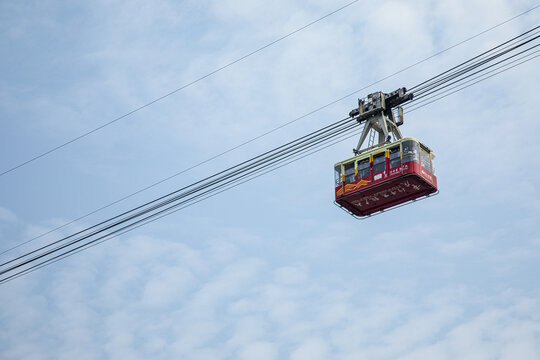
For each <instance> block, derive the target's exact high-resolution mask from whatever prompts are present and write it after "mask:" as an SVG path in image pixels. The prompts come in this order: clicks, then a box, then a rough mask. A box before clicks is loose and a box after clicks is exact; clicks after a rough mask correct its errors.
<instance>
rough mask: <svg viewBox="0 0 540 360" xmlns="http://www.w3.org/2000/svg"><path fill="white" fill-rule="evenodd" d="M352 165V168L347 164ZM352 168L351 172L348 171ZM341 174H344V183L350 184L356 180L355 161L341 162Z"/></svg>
mask: <svg viewBox="0 0 540 360" xmlns="http://www.w3.org/2000/svg"><path fill="white" fill-rule="evenodd" d="M350 165H352V168H348V166H350ZM351 170H352V172H350V171H351ZM343 175H344V176H345V185H347V184H351V183H353V182H355V181H356V162H355V161H351V162H350V163H347V164H343Z"/></svg>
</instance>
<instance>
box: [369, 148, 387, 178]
mask: <svg viewBox="0 0 540 360" xmlns="http://www.w3.org/2000/svg"><path fill="white" fill-rule="evenodd" d="M379 158H382V159H383V161H381V162H377V163H375V159H379ZM371 162H372V164H373V167H372V170H373V174H377V173H380V172H383V171H385V170H386V150H385V151H382V152H379V153H377V154H373V156H372V160H371ZM380 165H384V168H382V170H379V171H375V167H376V166H380Z"/></svg>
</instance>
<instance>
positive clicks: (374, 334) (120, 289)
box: [0, 0, 540, 360]
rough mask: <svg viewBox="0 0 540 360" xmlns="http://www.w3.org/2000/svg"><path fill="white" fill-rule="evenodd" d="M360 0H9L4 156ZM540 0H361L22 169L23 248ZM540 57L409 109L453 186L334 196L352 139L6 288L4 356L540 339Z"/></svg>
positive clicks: (484, 44)
mask: <svg viewBox="0 0 540 360" xmlns="http://www.w3.org/2000/svg"><path fill="white" fill-rule="evenodd" d="M346 3H347V2H345V1H343V2H335V1H328V0H314V1H311V2H309V4H306V2H302V1H283V0H276V1H272V2H269V1H262V0H253V1H250V2H245V1H238V0H224V1H219V2H218V1H215V2H212V1H205V0H202V1H192V0H186V1H166V0H158V1H152V2H145V1H121V0H112V1H92V2H77V1H67V2H66V1H62V2H60V1H26V2H8V1H3V2H0V27H1V31H0V44H1V47H2V53H3V56H2V57H1V58H0V65H1V68H2V69H3V71H2V72H1V74H0V84H1V85H0V124H1V130H2V131H0V154H1V156H0V170H5V169H8V168H11V167H13V166H15V165H17V164H19V163H21V162H23V161H25V160H27V159H29V158H31V157H33V156H35V155H38V154H40V153H43V152H44V151H47V150H49V149H51V148H53V147H55V146H58V145H59V144H62V143H64V142H65V141H67V140H70V139H72V138H74V137H76V136H78V135H80V134H82V133H84V132H86V131H89V130H91V129H93V128H96V127H97V126H100V125H101V124H103V123H106V122H108V121H110V120H112V119H114V118H116V117H118V116H120V115H122V114H125V113H127V112H129V111H131V110H133V109H135V108H137V107H139V106H141V105H143V104H146V103H148V102H149V101H151V100H153V99H156V98H158V97H160V96H162V95H164V94H167V93H168V92H170V91H172V90H174V89H177V88H179V87H180V86H182V85H184V84H186V83H189V82H191V81H193V80H195V79H197V78H199V77H201V76H204V75H206V74H208V73H210V72H211V71H213V70H215V69H217V68H219V67H221V66H223V65H225V64H228V63H230V62H231V61H233V60H235V59H238V58H240V57H242V56H243V55H245V54H248V53H250V52H252V51H253V50H255V49H258V48H260V47H262V46H264V45H266V44H268V43H270V42H272V41H274V40H275V39H278V38H280V37H282V36H283V35H286V34H288V33H290V32H291V31H294V30H296V29H298V28H300V27H301V26H304V25H306V24H308V23H310V22H312V21H314V20H316V19H318V18H320V17H322V16H324V15H326V14H328V13H330V12H331V11H333V10H335V9H337V8H339V7H340V6H343V5H345V4H346ZM536 5H538V4H536V3H534V2H532V1H525V0H518V1H509V0H494V1H487V0H468V1H464V0H456V1H452V2H441V1H435V0H433V1H431V0H419V1H408V2H404V1H385V0H383V1H380V2H377V3H373V2H369V3H368V2H362V1H360V2H358V3H355V4H353V5H351V6H349V7H348V8H346V9H344V10H342V11H340V12H338V13H336V14H334V15H332V16H330V17H328V18H326V19H324V20H322V21H320V22H318V23H316V24H314V25H312V26H310V27H308V28H306V29H304V30H302V31H301V32H298V33H296V34H294V35H293V36H290V37H288V38H286V39H284V40H283V41H280V42H278V43H276V44H274V45H272V46H270V47H268V48H266V49H264V50H262V51H260V52H258V53H256V54H254V55H252V56H250V57H248V58H246V59H244V60H242V61H240V62H238V63H236V64H234V65H232V66H230V67H228V68H226V69H224V70H222V71H220V72H218V73H216V74H214V75H212V76H210V77H208V78H206V79H204V80H203V81H200V82H198V83H196V84H194V85H193V86H190V87H188V88H186V89H184V90H182V91H179V92H177V93H175V94H173V95H171V96H169V97H167V98H166V99H164V100H162V101H159V102H157V103H155V104H153V105H152V106H149V107H147V108H145V109H143V110H141V111H139V112H137V113H135V114H133V115H131V116H129V117H126V118H125V119H122V120H121V121H118V122H116V123H114V124H112V125H110V126H107V127H106V128H104V129H102V130H100V131H98V132H96V133H94V134H92V135H90V136H88V137H85V138H84V139H81V140H79V141H76V142H74V143H73V144H70V145H69V146H66V147H65V148H62V149H60V150H59V151H56V152H54V153H52V154H50V155H48V156H46V157H44V158H42V159H40V160H38V161H35V162H33V163H31V164H28V165H26V166H24V167H21V168H20V169H17V170H16V171H13V172H11V173H8V174H6V175H4V176H1V177H0V250H5V249H8V248H10V247H12V246H15V245H17V244H20V243H21V242H23V241H25V240H28V239H30V238H32V237H35V236H37V235H40V234H42V233H43V232H46V231H48V230H50V229H53V228H55V227H57V226H59V225H62V224H65V223H66V222H69V221H71V220H73V219H75V218H77V217H80V216H83V215H85V214H87V213H89V212H91V211H93V210H95V209H97V208H100V207H102V206H104V205H107V204H109V203H111V202H113V201H115V200H118V199H120V198H122V197H124V196H126V195H129V194H131V193H133V192H135V191H137V190H139V189H141V188H144V187H146V186H148V185H150V184H153V183H155V182H157V181H159V180H161V179H164V178H166V177H169V176H171V175H173V174H175V173H177V172H179V171H181V170H183V169H186V168H188V167H190V166H192V165H194V164H197V163H199V162H201V161H204V160H206V159H208V158H210V157H212V156H214V155H216V154H219V153H221V152H222V151H224V150H227V149H229V148H231V147H234V146H236V145H238V144H240V143H242V142H244V141H246V140H249V139H251V138H253V137H256V136H258V135H260V134H262V133H264V132H267V131H269V130H271V129H273V128H275V127H277V126H279V125H281V124H283V123H286V122H289V121H291V120H293V119H296V118H298V117H300V116H302V115H304V114H307V113H309V112H311V111H313V110H314V109H317V108H319V107H321V106H323V105H325V104H327V103H330V102H332V101H334V100H336V99H339V98H340V97H342V96H344V95H346V94H350V93H352V92H354V91H357V90H359V89H362V88H363V87H365V86H366V85H369V84H371V83H373V82H375V81H377V80H380V79H382V78H384V77H386V76H388V75H390V74H392V73H394V72H396V71H398V70H400V69H403V68H405V67H406V66H408V65H411V64H414V63H416V62H417V61H419V60H422V59H424V58H426V57H428V56H430V55H432V54H434V53H437V52H439V51H441V50H443V49H446V48H447V47H449V46H452V45H454V44H456V43H458V42H460V41H462V40H463V39H466V38H468V37H470V36H472V35H475V34H477V33H479V32H481V31H483V30H485V29H487V28H489V27H491V26H493V25H495V24H498V23H500V22H502V21H504V20H507V19H509V18H511V17H513V16H515V15H517V14H519V13H521V12H523V11H525V10H528V9H530V8H532V7H534V6H536ZM539 19H540V10H539V9H537V10H535V11H533V12H530V13H529V14H527V15H524V16H521V17H519V18H518V19H515V20H513V21H512V22H509V23H507V24H505V25H504V26H501V27H499V28H497V29H494V30H492V31H490V32H488V33H486V34H483V35H482V36H479V37H477V38H475V39H473V40H471V41H468V42H466V43H464V44H462V45H460V46H457V47H455V48H453V49H452V50H450V51H447V52H444V53H443V54H440V55H438V56H436V57H434V58H432V59H430V60H429V61H426V62H424V63H422V64H419V65H417V66H415V67H413V68H411V69H409V70H407V71H405V72H402V73H400V74H398V75H395V76H393V77H390V78H388V79H386V80H384V81H382V82H380V83H378V84H377V85H375V86H372V87H369V88H368V89H365V90H362V91H359V92H357V93H356V95H353V96H350V97H348V98H346V99H344V100H342V101H339V102H337V103H335V104H334V105H332V106H329V107H327V108H325V109H324V110H321V111H318V112H316V113H315V114H313V115H310V116H307V117H304V118H302V119H301V120H298V121H296V122H294V123H293V124H291V125H290V126H287V127H284V128H282V129H280V130H279V131H276V132H273V133H272V134H269V135H268V136H265V137H263V138H261V139H258V140H257V141H254V142H252V143H250V144H248V145H246V146H243V147H241V148H239V149H237V150H235V151H232V152H230V153H227V154H226V155H224V156H222V157H219V158H217V159H215V160H213V161H210V162H208V163H206V164H204V165H202V166H199V167H197V168H195V169H193V170H191V171H189V172H186V173H184V174H182V175H180V176H176V177H174V178H173V179H171V180H169V181H166V182H164V183H162V184H160V185H159V186H156V187H154V188H152V189H150V190H148V191H145V192H143V193H141V194H138V195H137V196H133V197H131V198H129V199H128V200H126V201H123V202H121V203H118V204H116V205H114V206H111V207H109V208H107V209H105V210H103V211H100V212H98V213H96V214H93V215H92V216H89V217H87V218H85V219H83V220H81V221H79V222H77V223H75V224H72V225H70V226H68V227H66V228H63V229H62V230H60V231H58V232H55V233H52V234H50V235H48V236H46V237H43V238H40V239H39V240H36V241H33V242H31V243H30V244H28V245H27V246H26V247H21V248H19V249H17V250H16V251H14V252H10V253H6V254H3V255H2V256H1V257H2V259H6V257H8V256H13V255H15V254H17V253H18V252H24V251H25V250H29V249H32V248H33V247H34V246H38V245H42V244H46V243H48V242H50V241H54V240H55V239H58V238H60V237H61V236H63V235H64V236H65V235H69V234H71V233H73V232H74V231H76V230H77V229H81V228H84V227H85V226H89V225H93V224H95V223H97V222H99V221H101V220H103V219H107V218H109V217H111V216H114V215H116V214H118V213H121V212H123V211H124V210H126V209H130V208H132V207H134V206H136V205H138V204H141V203H143V202H146V201H148V200H151V199H154V198H155V197H157V196H159V195H162V194H165V193H168V192H170V191H173V190H175V189H177V188H180V187H182V186H185V185H186V184H190V183H192V182H194V181H197V180H198V179H201V178H203V177H206V176H208V175H210V174H213V173H215V172H217V171H220V170H223V169H225V168H227V167H229V166H231V165H234V164H237V163H239V162H241V161H244V160H246V159H247V158H250V157H252V156H254V155H257V154H260V153H263V152H265V151H267V150H269V149H272V148H274V147H276V146H279V145H281V144H283V143H285V142H287V141H290V140H293V139H296V138H298V137H300V136H302V135H304V134H307V133H309V132H311V131H314V130H316V129H319V128H321V127H323V126H325V125H327V124H329V123H331V122H334V121H337V120H339V119H342V118H344V117H346V116H347V115H348V113H349V111H350V110H352V109H353V108H355V107H356V106H357V105H356V104H357V99H356V97H363V96H366V95H367V94H368V93H370V92H374V91H379V90H381V91H385V92H390V91H393V90H395V89H397V88H399V87H402V86H405V87H412V86H414V85H416V84H418V83H420V82H421V81H423V80H426V79H428V78H430V77H431V76H433V75H436V74H438V73H440V72H442V71H444V70H446V69H448V68H450V67H451V66H454V65H456V64H458V63H460V62H462V61H464V60H467V59H469V58H470V57H472V56H474V55H476V54H478V53H479V52H482V51H484V50H487V49H489V48H491V47H492V46H494V45H497V44H499V43H501V42H503V41H505V40H507V39H509V38H512V37H514V36H516V35H518V34H520V33H522V32H524V31H526V30H529V29H530V28H532V27H534V26H536V25H537V24H538V22H539V21H538V20H539ZM539 81H540V74H539V72H538V60H533V61H531V62H529V63H526V64H524V65H521V66H519V67H517V68H514V69H512V70H510V71H508V72H505V73H503V74H500V75H498V76H496V77H493V78H491V79H489V80H487V81H484V82H482V83H479V84H477V85H475V86H472V87H470V88H468V89H466V90H464V91H461V92H459V93H456V94H454V95H452V96H449V97H447V98H445V99H444V100H441V101H439V102H435V103H433V104H430V105H429V106H426V107H424V108H422V109H420V110H418V111H414V112H411V113H410V114H405V124H404V125H403V126H402V127H401V128H400V129H401V131H402V133H403V135H404V136H413V137H415V138H418V139H419V140H420V141H422V142H424V143H426V144H427V145H428V146H429V147H430V148H431V149H433V150H434V151H435V153H436V164H435V166H436V174H437V177H438V185H439V190H440V194H439V195H437V196H435V197H432V198H430V199H427V200H424V201H420V202H418V203H414V204H411V205H409V206H405V207H401V208H399V209H396V210H393V211H390V212H388V213H384V214H381V215H377V216H375V217H372V218H369V219H366V220H356V219H354V218H353V217H351V216H349V215H348V214H346V213H345V212H343V211H342V210H340V209H339V208H338V207H336V206H334V204H333V200H334V191H333V165H334V163H336V162H338V161H341V160H343V159H346V158H349V157H350V156H352V151H351V149H352V148H353V147H354V146H355V145H356V143H357V139H350V140H347V141H344V142H342V143H340V144H338V145H335V146H333V147H330V148H328V149H325V150H324V151H322V152H319V153H317V154H315V155H313V156H310V157H307V158H305V159H303V160H301V161H298V162H295V163H294V164H291V165H289V166H287V167H284V168H281V169H280V170H278V171H275V172H273V173H271V174H268V175H265V176H263V177H260V178H258V179H256V180H254V181H252V182H249V183H246V184H244V185H242V186H240V187H237V188H235V189H233V190H231V191H227V192H225V193H222V194H220V195H218V196H216V197H214V198H212V199H210V200H207V201H204V202H201V203H199V204H197V205H194V206H192V207H189V208H187V209H184V210H182V211H179V212H177V213H175V214H174V215H171V216H168V217H165V218H163V219H161V220H159V221H156V222H154V223H152V224H150V225H147V226H145V227H142V228H139V229H136V230H134V231H132V232H130V233H127V234H124V235H122V236H120V237H118V238H115V239H112V240H110V241H107V242H105V243H103V244H100V245H99V246H96V247H93V248H91V249H89V250H86V251H84V252H81V253H79V254H77V255H75V256H72V257H69V258H67V259H65V260H62V261H60V262H57V263H55V264H53V265H51V266H48V267H45V268H43V269H40V270H38V271H35V272H33V273H31V274H29V275H26V276H23V277H21V278H18V279H16V280H14V281H11V282H9V283H6V284H2V285H0V299H1V304H2V305H1V306H0V325H1V327H2V332H1V334H0V357H1V358H2V359H21V358H28V359H64V358H65V359H73V358H78V359H102V358H111V359H139V358H140V359H147V358H152V359H170V358H177V359H261V360H267V359H268V360H271V359H291V360H303V359H310V360H317V359H343V360H348V359H455V358H460V359H538V358H540V345H539V344H540V286H539V281H538V274H540V265H539V263H540V262H539V261H538V260H539V259H540V236H539V234H540V231H539V230H540V225H539V224H540V211H539V210H540V201H539V199H540V198H539V186H538V184H540V166H539V165H540V161H539V158H538V156H536V154H538V153H539V152H540V143H539V142H538V140H537V138H536V136H535V135H536V134H538V133H540V125H539V122H538V121H537V120H536V119H537V118H538V110H537V108H536V107H535V102H536V101H538V100H539V99H540V96H539V95H540V92H539V90H538V87H537V85H538V83H539Z"/></svg>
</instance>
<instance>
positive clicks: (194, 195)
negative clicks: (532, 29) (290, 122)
mask: <svg viewBox="0 0 540 360" xmlns="http://www.w3.org/2000/svg"><path fill="white" fill-rule="evenodd" d="M346 120H347V122H344V121H343V120H342V121H340V122H338V123H339V124H338V125H337V126H333V127H332V128H331V129H327V130H325V131H319V132H317V134H316V135H314V136H310V137H309V138H307V139H306V140H303V141H301V142H298V141H294V142H291V144H292V145H291V146H288V147H286V148H285V149H282V150H279V151H275V150H276V149H274V150H272V151H270V152H268V153H269V155H267V156H264V157H262V158H261V156H258V157H255V158H253V159H257V161H256V162H251V160H253V159H251V160H250V162H251V164H249V165H248V167H247V168H240V169H237V170H235V171H234V172H228V173H226V174H225V175H224V176H222V177H218V178H216V179H214V180H212V181H208V182H203V183H202V184H200V185H198V186H196V187H195V188H193V189H190V190H189V191H185V192H183V193H181V194H179V195H176V196H174V197H173V198H169V199H166V200H165V201H162V202H160V203H158V204H156V205H153V206H151V207H150V208H146V209H143V210H142V211H139V212H137V213H135V214H132V215H130V216H127V217H124V218H122V219H120V220H118V221H116V222H114V223H112V224H108V225H106V226H104V227H102V228H99V229H97V230H95V231H93V232H91V233H89V234H85V235H84V236H82V237H79V238H76V239H74V240H71V241H70V242H68V243H65V244H61V245H58V246H57V247H55V248H53V249H50V250H47V251H45V252H41V253H40V254H37V255H34V256H33V257H30V258H27V259H24V260H22V261H21V262H19V263H17V264H15V265H11V266H9V267H6V268H4V269H2V270H1V271H0V275H4V274H6V273H9V272H13V271H14V270H16V269H18V268H21V267H23V266H25V265H27V264H30V263H32V262H36V261H37V260H40V259H42V258H44V257H47V256H49V255H52V254H54V253H57V252H59V251H60V250H64V249H66V253H69V252H72V251H76V250H78V249H81V248H83V247H86V246H88V245H89V244H92V243H94V242H96V241H99V240H101V239H103V238H104V237H106V236H110V235H114V234H117V233H118V232H119V231H123V230H126V229H128V228H130V227H132V226H134V225H137V224H139V223H141V222H145V221H147V220H148V219H151V218H153V217H155V216H159V215H161V214H164V213H167V212H170V211H171V210H173V209H175V208H177V207H179V206H182V205H188V206H189V204H190V203H192V202H193V201H194V200H197V199H199V198H201V197H204V196H205V195H207V194H209V193H212V192H215V191H216V190H219V189H221V188H223V187H227V186H229V185H231V184H233V185H234V183H235V182H238V181H240V180H242V179H244V178H250V177H253V176H254V175H256V174H258V173H260V172H261V171H262V170H264V169H266V168H268V167H271V166H274V165H276V164H279V163H280V162H283V161H286V160H287V159H289V158H291V157H293V156H298V155H302V154H303V153H305V152H306V151H309V150H310V149H312V148H313V147H314V146H318V145H320V144H325V143H327V142H328V141H331V140H332V139H334V138H336V137H340V138H343V135H344V134H347V133H350V132H351V131H352V130H354V129H355V128H358V126H359V124H358V122H357V121H356V120H351V119H346ZM199 183H200V182H199ZM195 184H197V183H195ZM195 184H192V185H195ZM186 198H187V199H186ZM179 200H182V201H179ZM164 207H165V208H164ZM184 207H185V206H184ZM162 208H163V209H162ZM141 216H144V217H142V218H140V217H141ZM130 221H131V223H128V224H127V225H124V224H125V223H126V222H130ZM120 225H122V227H120V228H118V226H120ZM108 230H111V232H110V233H108V234H105V235H102V236H100V237H97V238H95V236H96V235H99V234H101V233H103V232H105V231H108ZM92 237H94V238H92ZM89 238H92V239H91V240H90V241H89V242H86V243H82V244H79V243H81V242H82V241H84V240H87V239H89ZM73 245H77V246H76V247H73ZM68 247H71V248H69V249H67V248H68ZM32 253H34V252H32ZM62 254H64V253H61V254H60V255H57V256H62ZM28 255H30V254H26V255H24V256H21V257H18V258H17V259H15V260H19V259H21V258H24V257H28ZM57 256H55V257H53V258H50V259H48V260H51V259H55V258H56V257H57ZM48 260H47V261H48ZM11 262H12V261H9V262H7V263H4V264H2V265H1V266H5V265H6V264H9V263H11ZM10 276H11V275H10ZM6 279H7V278H4V279H0V282H2V281H5V280H6Z"/></svg>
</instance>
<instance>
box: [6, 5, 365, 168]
mask: <svg viewBox="0 0 540 360" xmlns="http://www.w3.org/2000/svg"><path fill="white" fill-rule="evenodd" d="M358 1H359V0H354V1H351V2H349V3H347V4H345V5H343V6H341V7H340V8H338V9H336V10H334V11H332V12H330V13H328V14H326V15H324V16H322V17H320V18H318V19H317V20H314V21H312V22H310V23H308V24H306V25H304V26H302V27H300V28H298V29H296V30H294V31H291V32H289V33H288V34H286V35H283V36H281V37H279V38H278V39H276V40H274V41H271V42H270V43H268V44H266V45H264V46H261V47H260V48H258V49H255V50H253V51H251V52H249V53H247V54H245V55H243V56H241V57H239V58H237V59H235V60H233V61H231V62H229V63H227V64H225V65H223V66H220V67H219V68H217V69H215V70H213V71H211V72H209V73H207V74H206V75H203V76H201V77H199V78H197V79H195V80H193V81H191V82H188V83H186V84H184V85H182V86H180V87H178V88H176V89H174V90H172V91H170V92H168V93H167V94H165V95H162V96H160V97H158V98H156V99H154V100H152V101H150V102H148V103H146V104H144V105H141V106H139V107H137V108H135V109H133V110H131V111H129V112H127V113H125V114H123V115H121V116H119V117H117V118H115V119H113V120H110V121H108V122H106V123H104V124H102V125H100V126H98V127H96V128H94V129H92V130H90V131H87V132H85V133H83V134H81V135H79V136H77V137H75V138H73V139H71V140H68V141H66V142H64V143H63V144H60V145H58V146H56V147H54V148H52V149H50V150H47V151H45V152H43V153H41V154H39V155H36V156H34V157H32V158H30V159H28V160H26V161H24V162H22V163H20V164H18V165H16V166H13V167H11V168H9V169H7V170H4V171H3V172H1V173H0V176H3V175H5V174H8V173H10V172H12V171H14V170H17V169H18V168H20V167H22V166H24V165H27V164H29V163H31V162H33V161H36V160H38V159H40V158H42V157H44V156H47V155H49V154H51V153H53V152H55V151H57V150H59V149H61V148H63V147H65V146H67V145H69V144H71V143H74V142H75V141H77V140H80V139H82V138H84V137H87V136H88V135H91V134H93V133H95V132H97V131H99V130H101V129H103V128H105V127H107V126H109V125H111V124H113V123H116V122H118V121H120V120H122V119H124V118H126V117H128V116H130V115H133V114H135V113H136V112H139V111H141V110H143V109H145V108H147V107H149V106H151V105H153V104H155V103H157V102H159V101H161V100H163V99H165V98H167V97H169V96H171V95H173V94H176V93H177V92H179V91H181V90H184V89H185V88H188V87H190V86H192V85H195V84H196V83H198V82H200V81H202V80H204V79H206V78H208V77H211V76H212V75H214V74H216V73H218V72H220V71H222V70H224V69H226V68H228V67H230V66H232V65H234V64H236V63H239V62H241V61H242V60H245V59H247V58H248V57H250V56H252V55H255V54H257V53H258V52H261V51H262V50H264V49H266V48H268V47H270V46H272V45H274V44H276V43H278V42H280V41H282V40H285V39H287V38H288V37H291V36H293V35H295V34H297V33H299V32H300V31H302V30H304V29H306V28H308V27H310V26H312V25H314V24H316V23H318V22H320V21H322V20H324V19H326V18H328V17H330V16H332V15H334V14H335V13H337V12H339V11H341V10H343V9H345V8H347V7H349V6H351V5H353V4H355V3H357V2H358Z"/></svg>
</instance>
